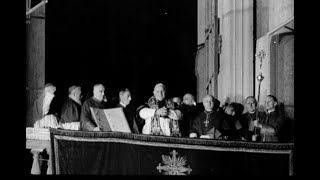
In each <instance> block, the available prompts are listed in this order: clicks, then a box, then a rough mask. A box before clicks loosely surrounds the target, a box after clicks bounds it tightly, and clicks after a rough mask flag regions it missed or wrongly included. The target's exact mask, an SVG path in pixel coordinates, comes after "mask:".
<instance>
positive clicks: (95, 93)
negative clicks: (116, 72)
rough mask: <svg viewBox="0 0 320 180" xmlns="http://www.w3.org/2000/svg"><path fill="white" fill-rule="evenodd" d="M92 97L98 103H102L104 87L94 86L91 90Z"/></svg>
mask: <svg viewBox="0 0 320 180" xmlns="http://www.w3.org/2000/svg"><path fill="white" fill-rule="evenodd" d="M93 96H94V97H95V98H96V99H98V100H99V101H102V100H103V96H104V86H102V85H99V86H96V87H95V88H94V90H93Z"/></svg>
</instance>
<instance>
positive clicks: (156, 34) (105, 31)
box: [45, 0, 197, 113]
mask: <svg viewBox="0 0 320 180" xmlns="http://www.w3.org/2000/svg"><path fill="white" fill-rule="evenodd" d="M196 50H197V1H196V0H171V1H170V0H121V1H119V0H107V1H103V0H99V1H98V0H97V1H75V0H73V1H70V0H69V1H63V0H54V1H50V2H48V3H47V4H46V67H45V68H46V70H45V81H46V83H49V82H50V83H53V84H54V85H56V86H57V91H56V93H55V94H56V97H55V99H54V102H53V103H52V106H53V107H52V108H57V110H60V107H61V105H62V103H63V101H64V100H65V99H66V98H67V91H68V87H69V86H71V85H73V84H78V85H80V86H81V87H82V94H83V97H85V96H86V93H87V92H90V91H92V87H93V85H94V84H96V83H102V84H104V85H105V87H106V91H105V93H106V95H107V97H108V100H109V99H111V98H112V97H114V96H116V95H117V91H118V90H119V89H120V88H129V89H130V90H131V93H132V98H133V100H132V101H131V102H132V103H133V104H134V105H136V106H137V105H140V104H141V103H144V102H146V101H147V100H148V98H149V97H151V96H152V91H153V88H154V86H155V85H156V84H157V83H159V82H162V83H163V84H165V86H166V87H167V96H168V97H171V96H180V97H181V96H183V95H184V94H185V93H187V92H191V93H193V94H194V95H196V77H195V72H194V71H195V67H194V62H195V55H196ZM83 100H84V98H83ZM59 113H60V112H59Z"/></svg>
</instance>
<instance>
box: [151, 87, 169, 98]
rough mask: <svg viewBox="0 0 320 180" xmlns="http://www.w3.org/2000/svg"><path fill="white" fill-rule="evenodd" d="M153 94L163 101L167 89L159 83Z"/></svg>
mask: <svg viewBox="0 0 320 180" xmlns="http://www.w3.org/2000/svg"><path fill="white" fill-rule="evenodd" d="M153 95H154V97H155V98H156V99H157V100H158V101H162V100H163V99H164V98H165V97H166V91H165V90H164V87H163V86H161V85H157V86H156V87H155V88H154V90H153Z"/></svg>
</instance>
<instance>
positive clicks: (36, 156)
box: [31, 149, 42, 174]
mask: <svg viewBox="0 0 320 180" xmlns="http://www.w3.org/2000/svg"><path fill="white" fill-rule="evenodd" d="M41 152H42V150H41V149H31V153H32V154H33V163H32V168H31V174H41V168H40V164H39V154H40V153H41Z"/></svg>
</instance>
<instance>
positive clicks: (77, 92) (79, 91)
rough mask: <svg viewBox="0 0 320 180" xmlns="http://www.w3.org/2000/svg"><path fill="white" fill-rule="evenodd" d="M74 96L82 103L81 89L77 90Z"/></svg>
mask: <svg viewBox="0 0 320 180" xmlns="http://www.w3.org/2000/svg"><path fill="white" fill-rule="evenodd" d="M74 96H75V98H76V99H77V100H78V101H80V100H81V89H79V88H78V89H77V90H76V91H75V92H74Z"/></svg>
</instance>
